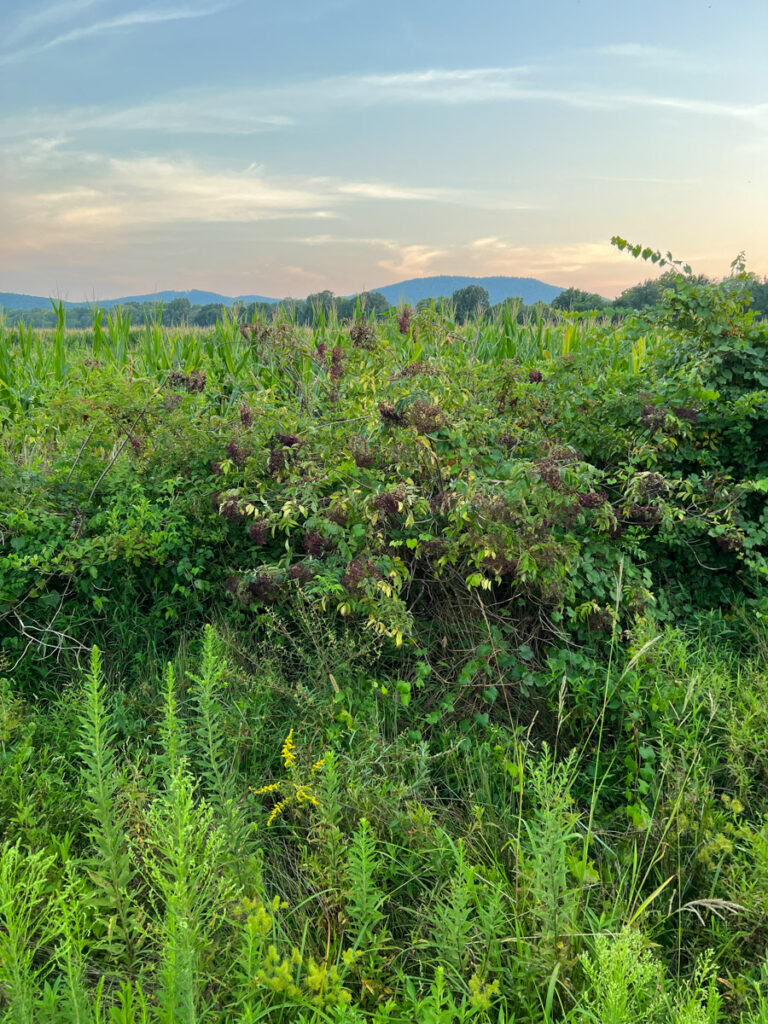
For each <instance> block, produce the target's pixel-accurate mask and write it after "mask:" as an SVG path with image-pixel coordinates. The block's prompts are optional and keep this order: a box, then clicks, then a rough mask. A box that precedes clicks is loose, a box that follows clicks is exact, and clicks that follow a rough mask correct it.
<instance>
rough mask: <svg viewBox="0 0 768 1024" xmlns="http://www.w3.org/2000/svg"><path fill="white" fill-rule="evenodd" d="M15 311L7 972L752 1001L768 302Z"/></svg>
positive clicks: (592, 1001) (760, 955)
mask: <svg viewBox="0 0 768 1024" xmlns="http://www.w3.org/2000/svg"><path fill="white" fill-rule="evenodd" d="M746 287H747V279H746V276H745V275H743V274H740V267H736V270H735V273H734V276H733V277H732V279H731V280H730V281H729V282H726V283H725V284H722V285H714V284H707V283H701V282H695V281H691V280H688V279H685V278H683V277H681V278H680V281H679V287H678V288H677V290H671V291H669V292H667V293H666V295H665V298H664V300H663V301H662V303H661V304H660V305H658V306H657V307H655V308H653V309H652V310H650V311H648V312H647V313H645V314H640V315H638V316H636V317H628V318H626V319H624V320H622V321H621V322H619V323H615V322H614V323H611V322H610V321H609V320H607V319H606V320H601V319H600V318H597V317H583V316H581V317H580V316H577V315H567V314H565V315H562V316H560V317H558V318H556V319H554V318H550V319H548V318H544V317H538V318H537V317H533V318H531V319H529V320H525V319H524V320H523V322H519V320H518V317H517V315H516V311H515V310H514V309H511V308H509V309H501V310H499V311H496V313H495V314H494V315H493V316H489V317H485V318H484V319H483V320H481V321H479V322H476V321H475V320H474V319H472V318H470V319H469V320H468V321H467V322H465V323H459V322H455V321H454V319H453V318H452V314H451V310H450V308H449V307H448V306H441V307H440V308H438V307H437V306H433V307H432V308H425V309H421V310H420V311H418V312H415V311H414V312H413V313H412V314H411V315H409V314H408V313H405V312H404V311H403V310H393V311H391V312H390V313H389V314H387V315H386V316H385V317H383V318H380V319H378V320H376V319H375V318H370V319H369V318H366V316H365V315H363V314H362V313H361V311H358V315H356V316H354V317H352V318H351V319H350V320H344V321H341V320H339V318H338V317H336V316H334V315H333V314H331V315H330V316H328V317H326V316H325V315H320V316H319V317H318V318H317V320H316V322H315V324H314V326H313V327H309V328H308V327H303V326H298V325H297V324H295V323H293V322H292V321H291V319H290V317H289V316H288V315H287V314H286V315H278V316H277V317H275V319H274V320H272V321H271V322H269V323H267V322H259V321H258V320H257V321H256V322H255V323H253V324H251V325H247V326H246V325H243V324H239V323H237V322H236V321H235V320H233V319H229V318H228V317H226V316H225V319H224V320H223V322H219V323H218V325H217V326H216V327H215V328H212V329H209V330H204V329H191V330H186V331H184V330H168V329H164V328H162V327H160V326H158V325H156V324H155V325H153V324H152V323H149V324H147V325H146V326H145V327H141V326H139V327H136V326H134V325H132V324H131V323H130V322H129V320H128V319H127V318H126V317H125V316H124V315H122V314H121V313H120V312H119V311H115V312H113V313H111V314H110V317H109V319H108V320H107V321H106V323H105V325H103V324H102V321H101V318H100V317H94V328H93V329H92V330H84V331H69V330H68V329H67V327H66V324H65V321H64V313H63V310H61V309H60V311H59V323H58V326H57V328H56V329H54V330H51V331H34V330H31V329H27V328H25V327H24V326H23V325H20V326H17V327H14V328H13V329H11V328H10V327H0V828H1V829H2V843H3V845H2V850H1V857H2V860H1V863H0V1006H1V1007H2V1012H3V1014H4V1016H3V1018H2V1019H3V1020H8V1021H13V1022H19V1024H22V1022H33V1021H34V1022H43V1021H50V1022H57V1024H58V1022H61V1024H70V1022H78V1024H80V1022H89V1024H96V1022H111V1024H129V1022H158V1024H159V1022H163V1024H166V1022H168V1024H170V1022H183V1024H192V1022H201V1024H202V1022H211V1024H213V1022H227V1024H229V1022H231V1024H235V1022H238V1024H239V1022H255V1021H281V1022H282V1021H285V1022H289V1021H290V1022H300V1021H305V1022H309V1021H317V1022H319V1021H349V1022H363V1021H372V1022H382V1024H383V1022H385V1021H391V1022H405V1021H419V1022H427V1024H450V1022H468V1021H477V1022H494V1024H496V1022H511V1021H521V1022H522V1021H525V1022H529V1021H530V1022H542V1024H544V1022H547V1024H549V1022H553V1021H566V1020H569V1021H574V1022H576V1021H578V1022H585V1021H596V1022H597V1021H599V1022H604V1024H624V1022H626V1024H638V1022H641V1021H642V1022H645V1021H649V1022H650V1021H660V1022H662V1021H663V1022H666V1021H669V1022H679V1024H683V1022H684V1024H705V1022H708V1024H714V1022H716V1021H728V1020H734V1021H743V1022H745V1024H746V1022H758V1021H759V1022H763V1024H765V1022H768V961H767V960H766V934H768V768H767V766H768V754H767V753H766V752H767V751H768V562H767V561H766V557H767V556H768V508H767V503H766V497H767V496H768V324H767V323H766V321H765V320H763V319H760V318H759V317H757V316H755V315H754V314H753V312H752V311H751V310H750V308H749V298H748V295H747V293H746V290H745V289H746Z"/></svg>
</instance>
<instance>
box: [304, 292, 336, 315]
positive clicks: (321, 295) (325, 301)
mask: <svg viewBox="0 0 768 1024" xmlns="http://www.w3.org/2000/svg"><path fill="white" fill-rule="evenodd" d="M306 302H307V305H308V306H309V309H310V311H311V314H312V318H314V317H315V316H317V315H318V313H319V312H320V311H321V310H322V311H323V313H325V315H326V316H328V314H329V313H330V311H331V307H332V306H333V304H334V297H333V292H329V291H324V292H313V293H312V295H308V296H307V299H306ZM310 322H311V321H310Z"/></svg>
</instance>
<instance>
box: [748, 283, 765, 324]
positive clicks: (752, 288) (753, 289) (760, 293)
mask: <svg viewBox="0 0 768 1024" xmlns="http://www.w3.org/2000/svg"><path fill="white" fill-rule="evenodd" d="M749 292H750V295H751V296H752V309H754V310H755V312H757V313H759V314H760V315H761V316H765V317H768V277H764V278H763V279H762V281H761V280H760V279H759V278H757V277H752V278H750V282H749Z"/></svg>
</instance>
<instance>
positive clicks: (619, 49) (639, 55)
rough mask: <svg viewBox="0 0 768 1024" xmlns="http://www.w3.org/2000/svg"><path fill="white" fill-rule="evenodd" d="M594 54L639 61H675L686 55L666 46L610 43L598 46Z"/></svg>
mask: <svg viewBox="0 0 768 1024" xmlns="http://www.w3.org/2000/svg"><path fill="white" fill-rule="evenodd" d="M593 52H594V53H600V54H603V55H604V56H606V57H624V58H628V59H630V60H638V61H673V60H679V59H680V58H681V57H684V56H685V54H684V53H683V52H682V51H681V50H672V49H669V48H668V47H666V46H647V45H646V44H645V43H610V44H609V45H608V46H598V47H597V49H596V50H594V51H593Z"/></svg>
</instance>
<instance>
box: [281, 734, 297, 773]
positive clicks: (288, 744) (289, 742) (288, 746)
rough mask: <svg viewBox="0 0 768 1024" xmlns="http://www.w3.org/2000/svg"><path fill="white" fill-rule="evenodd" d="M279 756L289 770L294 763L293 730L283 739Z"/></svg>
mask: <svg viewBox="0 0 768 1024" xmlns="http://www.w3.org/2000/svg"><path fill="white" fill-rule="evenodd" d="M280 755H281V757H282V759H283V764H284V765H285V767H286V768H291V767H292V766H293V765H294V764H295V763H296V745H295V743H294V742H293V729H291V731H290V732H289V733H288V735H287V736H286V737H285V742H284V743H283V749H282V750H281V751H280Z"/></svg>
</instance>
